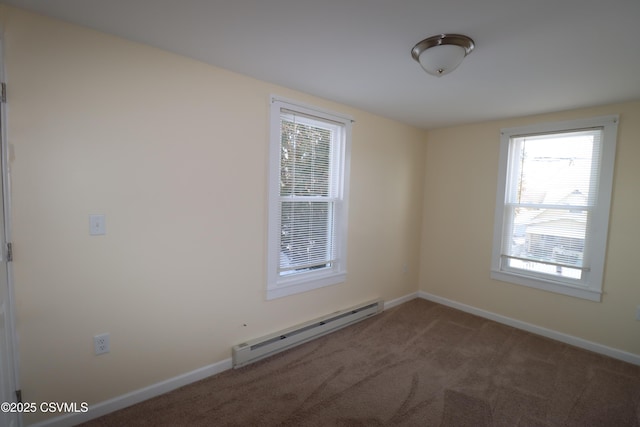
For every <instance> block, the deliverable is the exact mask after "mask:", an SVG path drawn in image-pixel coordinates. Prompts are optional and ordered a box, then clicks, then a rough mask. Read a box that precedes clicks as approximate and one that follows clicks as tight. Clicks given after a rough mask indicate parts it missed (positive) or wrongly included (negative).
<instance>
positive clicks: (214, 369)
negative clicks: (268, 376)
mask: <svg viewBox="0 0 640 427" xmlns="http://www.w3.org/2000/svg"><path fill="white" fill-rule="evenodd" d="M415 298H422V299H425V300H428V301H433V302H436V303H438V304H442V305H446V306H448V307H451V308H455V309H457V310H461V311H464V312H467V313H471V314H475V315H476V316H480V317H484V318H485V319H489V320H493V321H496V322H498V323H502V324H505V325H508V326H513V327H514V328H518V329H522V330H525V331H527V332H531V333H534V334H537V335H542V336H544V337H547V338H551V339H554V340H556V341H560V342H564V343H566V344H569V345H573V346H576V347H580V348H583V349H585V350H590V351H593V352H596V353H600V354H604V355H605V356H610V357H613V358H614V359H619V360H622V361H624V362H628V363H633V364H635V365H640V355H637V354H633V353H628V352H625V351H622V350H618V349H615V348H611V347H607V346H604V345H601V344H597V343H594V342H591V341H587V340H584V339H582V338H577V337H574V336H571V335H567V334H563V333H561V332H557V331H553V330H551V329H546V328H542V327H540V326H536V325H533V324H531V323H527V322H522V321H520V320H517V319H512V318H510V317H506V316H502V315H500V314H496V313H492V312H490V311H486V310H482V309H479V308H475V307H472V306H470V305H466V304H462V303H459V302H456V301H453V300H450V299H447V298H443V297H439V296H437V295H433V294H430V293H428V292H424V291H418V292H414V293H411V294H407V295H405V296H402V297H399V298H396V299H393V300H390V301H385V303H384V309H385V310H388V309H390V308H393V307H396V306H398V305H400V304H403V303H405V302H408V301H411V300H413V299H415ZM231 368H232V361H231V358H229V359H225V360H222V361H220V362H217V363H214V364H212V365H208V366H204V367H202V368H199V369H196V370H194V371H191V372H187V373H186V374H182V375H178V376H177V377H173V378H169V379H168V380H165V381H161V382H159V383H156V384H152V385H150V386H148V387H145V388H141V389H139V390H134V391H132V392H130V393H126V394H123V395H121V396H117V397H114V398H113V399H109V400H106V401H104V402H100V403H97V404H95V405H89V411H88V412H85V413H78V414H68V415H62V416H59V417H55V418H50V419H48V420H44V421H41V422H39V423H36V424H32V425H31V427H68V426H71V425H76V424H80V423H84V422H87V421H89V420H92V419H95V418H98V417H101V416H103V415H106V414H109V413H111V412H114V411H117V410H120V409H124V408H127V407H129V406H131V405H135V404H136V403H140V402H142V401H144V400H148V399H151V398H153V397H156V396H160V395H162V394H164V393H168V392H170V391H172V390H175V389H177V388H180V387H183V386H185V385H188V384H191V383H194V382H196V381H200V380H203V379H205V378H208V377H211V376H213V375H216V374H219V373H221V372H224V371H227V370H229V369H231Z"/></svg>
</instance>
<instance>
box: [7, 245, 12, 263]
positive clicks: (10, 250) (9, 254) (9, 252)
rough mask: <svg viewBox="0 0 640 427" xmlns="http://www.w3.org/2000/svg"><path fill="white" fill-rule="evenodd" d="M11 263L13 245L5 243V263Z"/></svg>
mask: <svg viewBox="0 0 640 427" xmlns="http://www.w3.org/2000/svg"><path fill="white" fill-rule="evenodd" d="M11 261H13V243H11V242H9V243H7V262H11Z"/></svg>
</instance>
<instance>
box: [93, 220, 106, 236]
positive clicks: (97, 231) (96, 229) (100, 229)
mask: <svg viewBox="0 0 640 427" xmlns="http://www.w3.org/2000/svg"><path fill="white" fill-rule="evenodd" d="M89 234H90V235H91V236H101V235H103V234H106V231H105V225H104V215H89Z"/></svg>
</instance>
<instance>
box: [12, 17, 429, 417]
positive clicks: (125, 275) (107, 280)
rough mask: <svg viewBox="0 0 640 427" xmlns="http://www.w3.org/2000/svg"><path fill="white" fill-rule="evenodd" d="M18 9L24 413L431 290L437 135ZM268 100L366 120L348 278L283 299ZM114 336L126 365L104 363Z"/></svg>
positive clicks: (117, 360)
mask: <svg viewBox="0 0 640 427" xmlns="http://www.w3.org/2000/svg"><path fill="white" fill-rule="evenodd" d="M3 14H4V16H3V21H4V27H5V28H4V43H5V64H6V71H7V76H6V78H7V82H8V87H9V89H8V108H9V110H8V114H9V121H8V137H9V143H10V146H11V158H10V170H11V179H12V188H11V189H12V202H13V212H12V213H13V226H12V230H13V240H14V242H15V262H14V278H15V294H16V306H17V332H18V336H19V346H20V349H19V350H20V374H21V380H22V384H21V385H22V390H23V398H24V400H25V401H30V402H47V401H78V402H79V401H88V402H89V403H96V402H100V401H104V400H106V399H109V398H112V397H115V396H118V395H122V394H124V393H126V392H130V391H132V390H135V389H138V388H141V387H144V386H147V385H150V384H153V383H157V382H159V381H162V380H165V379H167V378H171V377H173V376H176V375H179V374H182V373H185V372H189V371H192V370H194V369H197V368H200V367H203V366H206V365H209V364H211V363H214V362H218V361H221V360H224V359H226V358H228V357H230V349H231V347H232V346H233V345H234V344H237V343H240V342H242V341H243V340H245V339H247V338H252V337H256V336H260V335H262V334H265V333H268V332H273V331H275V330H278V329H280V328H283V327H288V326H291V325H293V324H296V323H298V322H301V321H305V320H309V319H310V318H313V317H316V316H319V315H323V314H327V313H330V312H333V311H335V310H339V309H341V308H345V307H348V306H350V305H353V304H356V303H359V302H363V301H365V300H368V299H371V298H376V297H381V298H384V299H385V300H391V299H394V298H398V297H401V296H404V295H407V294H409V293H412V292H415V291H416V290H417V287H418V268H419V250H420V227H421V218H422V195H423V193H424V191H423V190H424V189H423V182H424V179H423V178H424V161H423V159H424V156H425V138H426V132H424V131H421V130H418V129H415V128H412V127H409V126H406V125H402V124H399V123H397V122H394V121H391V120H387V119H385V118H381V117H378V116H374V115H372V114H369V113H367V112H364V111H360V110H356V109H353V108H349V107H347V106H343V105H339V104H335V103H332V102H328V101H325V100H322V99H318V98H314V97H311V96H307V95H304V94H302V93H298V92H295V91H292V90H290V89H286V88H283V87H278V86H274V85H271V84H267V83H264V82H261V81H257V80H254V79H250V78H247V77H244V76H241V75H238V74H234V73H231V72H228V71H225V70H222V69H219V68H215V67H212V66H209V65H206V64H203V63H199V62H196V61H193V60H190V59H186V58H183V57H180V56H177V55H173V54H170V53H167V52H164V51H160V50H157V49H154V48H151V47H147V46H143V45H140V44H135V43H131V42H128V41H124V40H122V39H118V38H115V37H111V36H108V35H104V34H101V33H97V32H93V31H90V30H87V29H83V28H81V27H78V26H73V25H69V24H65V23H62V22H60V21H55V20H51V19H48V18H43V17H40V16H37V15H33V14H30V13H26V12H23V11H20V10H18V9H12V8H5V9H4V12H3ZM270 94H276V95H280V96H284V97H287V98H291V99H296V100H299V101H301V102H306V103H310V104H314V105H318V106H321V107H325V108H329V109H332V110H335V111H337V112H342V113H346V114H350V115H352V116H353V117H354V118H355V120H356V123H355V125H354V128H353V146H352V159H351V198H350V215H349V221H350V231H349V237H348V249H349V251H348V257H349V258H348V261H349V273H348V280H347V282H346V283H344V284H341V285H337V286H331V287H328V288H324V289H321V290H316V291H312V292H309V293H305V294H301V295H296V296H291V297H286V298H281V299H278V300H274V301H269V302H267V301H266V300H265V298H264V294H265V292H264V291H265V271H266V268H265V260H266V255H265V250H266V241H265V240H266V207H267V201H266V198H265V195H266V188H267V184H266V177H267V146H268V129H267V125H268V111H269V109H268V98H269V95H270ZM92 213H103V214H105V215H106V229H107V234H106V236H100V237H90V236H89V233H88V216H89V214H92ZM405 264H406V265H407V267H408V272H407V273H403V267H404V266H405ZM243 324H246V325H247V326H246V327H245V326H243ZM103 332H109V333H110V334H111V347H112V350H111V353H109V354H107V355H103V356H94V354H93V344H92V337H93V335H95V334H98V333H103ZM40 418H41V415H36V416H30V417H27V418H26V420H27V421H28V422H33V421H36V420H38V419H40Z"/></svg>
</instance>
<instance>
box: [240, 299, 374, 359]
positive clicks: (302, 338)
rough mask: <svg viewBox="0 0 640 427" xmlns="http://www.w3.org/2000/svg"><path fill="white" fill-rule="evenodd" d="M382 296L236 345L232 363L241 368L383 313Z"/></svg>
mask: <svg viewBox="0 0 640 427" xmlns="http://www.w3.org/2000/svg"><path fill="white" fill-rule="evenodd" d="M383 308H384V302H383V301H381V300H377V301H369V302H366V303H364V304H361V305H357V306H354V307H351V308H348V309H346V310H342V311H337V312H335V313H332V314H329V315H326V316H322V317H319V318H317V319H314V320H312V321H309V322H305V323H302V324H300V325H297V326H294V327H293V328H289V329H285V330H283V331H280V332H276V333H274V334H270V335H267V336H264V337H261V338H257V339H254V340H250V341H247V342H243V343H242V344H238V345H236V346H234V347H233V350H232V356H233V359H232V360H233V367H234V368H240V367H242V366H246V365H248V364H250V363H253V362H256V361H258V360H260V359H264V358H265V357H269V356H272V355H274V354H276V353H279V352H281V351H284V350H287V349H289V348H291V347H294V346H296V345H299V344H302V343H305V342H307V341H310V340H312V339H314V338H318V337H320V336H322V335H326V334H328V333H330V332H333V331H336V330H338V329H340V328H344V327H345V326H349V325H352V324H353V323H356V322H359V321H360V320H364V319H366V318H368V317H371V316H373V315H376V314H378V313H380V312H381V311H382V310H383Z"/></svg>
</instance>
